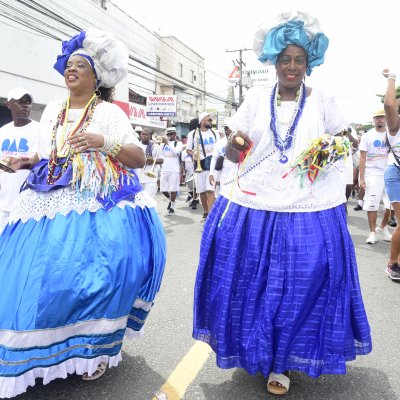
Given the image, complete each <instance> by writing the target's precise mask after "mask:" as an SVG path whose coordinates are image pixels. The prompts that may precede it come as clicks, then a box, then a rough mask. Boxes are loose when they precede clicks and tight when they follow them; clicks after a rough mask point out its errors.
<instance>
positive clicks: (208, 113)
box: [199, 111, 213, 124]
mask: <svg viewBox="0 0 400 400" xmlns="http://www.w3.org/2000/svg"><path fill="white" fill-rule="evenodd" d="M207 116H210V117H212V116H213V113H211V112H208V111H203V112H202V113H201V114H200V115H199V124H201V121H203V119H204V118H205V117H207Z"/></svg>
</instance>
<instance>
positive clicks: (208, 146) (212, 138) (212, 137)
mask: <svg viewBox="0 0 400 400" xmlns="http://www.w3.org/2000/svg"><path fill="white" fill-rule="evenodd" d="M194 132H195V135H193V133H194ZM193 136H195V138H194V140H193ZM201 136H202V138H203V144H204V150H205V153H206V156H204V152H203V146H202V145H201V142H200V137H199V130H198V129H196V130H195V131H191V132H189V134H188V137H187V143H186V149H188V150H193V151H194V152H196V151H197V143H198V145H199V146H198V148H199V153H200V160H203V159H204V158H205V157H208V156H212V154H213V151H214V146H215V144H216V143H217V141H218V139H219V134H218V133H213V132H212V131H211V129H209V130H208V131H206V132H201Z"/></svg>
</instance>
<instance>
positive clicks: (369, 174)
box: [359, 109, 392, 244]
mask: <svg viewBox="0 0 400 400" xmlns="http://www.w3.org/2000/svg"><path fill="white" fill-rule="evenodd" d="M373 121H374V128H372V129H370V130H369V131H368V132H366V133H365V134H364V135H363V136H362V138H361V143H360V162H359V173H360V187H361V188H363V189H364V190H365V194H364V199H363V200H364V204H363V210H365V211H367V216H368V224H369V231H370V232H369V235H368V237H367V239H366V240H365V243H368V244H374V243H376V242H377V241H378V240H385V241H388V242H390V241H391V240H392V235H391V233H390V232H389V229H388V226H387V224H388V221H389V217H390V202H389V198H388V196H387V194H386V191H385V180H384V173H385V169H386V164H387V159H388V152H387V147H386V117H385V110H383V109H379V110H376V111H375V113H374V114H373ZM382 200H383V204H384V206H385V213H384V214H383V218H382V222H381V223H380V225H377V218H378V211H379V205H380V203H381V201H382Z"/></svg>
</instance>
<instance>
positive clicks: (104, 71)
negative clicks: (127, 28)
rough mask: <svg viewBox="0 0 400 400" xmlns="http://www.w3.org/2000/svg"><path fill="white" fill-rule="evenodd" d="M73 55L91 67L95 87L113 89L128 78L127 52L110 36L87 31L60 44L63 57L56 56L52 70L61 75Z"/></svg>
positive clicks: (99, 31) (97, 30)
mask: <svg viewBox="0 0 400 400" xmlns="http://www.w3.org/2000/svg"><path fill="white" fill-rule="evenodd" d="M72 55H80V56H82V57H84V58H85V59H86V60H87V61H88V62H89V64H90V65H91V67H92V69H93V71H94V73H95V75H96V79H97V87H100V86H102V87H106V88H111V87H114V86H115V85H116V84H117V83H118V82H120V81H121V80H122V79H123V78H124V77H125V76H126V75H127V74H128V50H127V49H126V47H125V45H124V44H123V43H122V42H120V41H119V40H117V39H116V38H115V37H114V36H113V35H111V34H110V33H108V32H105V31H101V30H99V29H94V28H89V29H88V30H87V31H82V32H80V33H78V34H77V35H75V36H73V37H72V38H71V39H70V40H67V41H63V42H62V54H60V55H59V56H57V61H56V63H55V64H54V68H55V69H56V70H57V71H58V72H59V73H60V74H61V75H64V71H65V68H66V65H67V63H68V60H69V58H70V57H71V56H72Z"/></svg>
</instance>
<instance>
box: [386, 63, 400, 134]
mask: <svg viewBox="0 0 400 400" xmlns="http://www.w3.org/2000/svg"><path fill="white" fill-rule="evenodd" d="M382 75H383V76H384V77H385V78H387V86H386V93H385V100H384V103H383V105H384V107H385V113H386V124H387V127H388V131H389V134H390V135H391V136H395V135H396V133H397V132H398V131H399V125H400V117H399V110H398V101H397V100H396V75H395V74H392V73H390V71H389V69H387V68H386V69H384V70H383V71H382Z"/></svg>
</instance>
